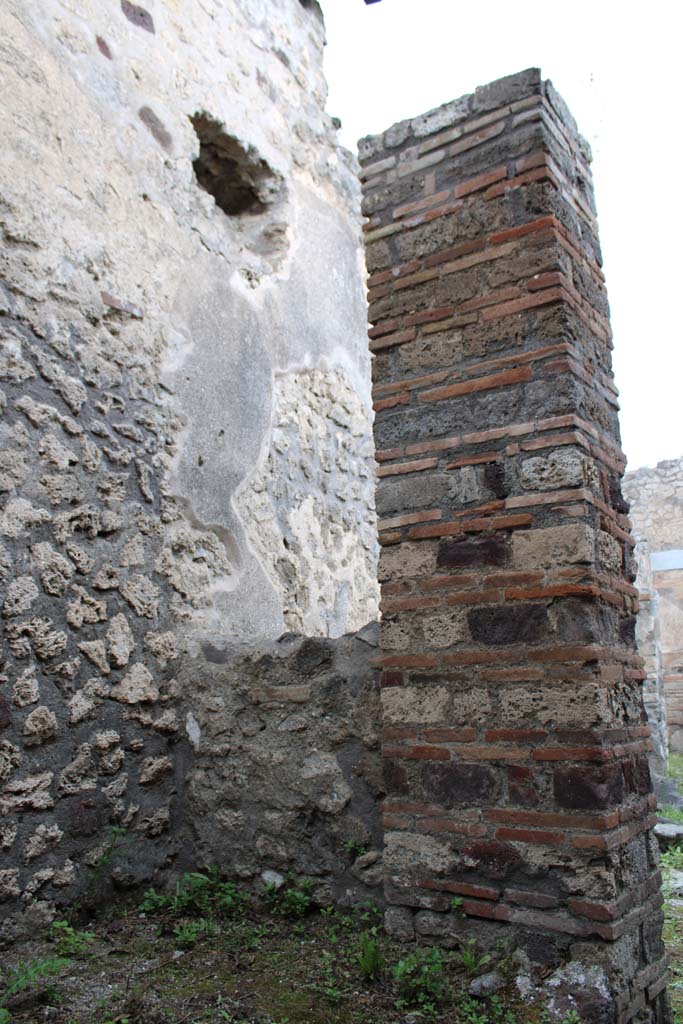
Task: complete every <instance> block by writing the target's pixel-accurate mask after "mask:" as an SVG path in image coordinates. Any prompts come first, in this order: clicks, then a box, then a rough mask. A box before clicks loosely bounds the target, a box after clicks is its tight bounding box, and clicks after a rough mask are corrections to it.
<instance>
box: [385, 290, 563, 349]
mask: <svg viewBox="0 0 683 1024" xmlns="http://www.w3.org/2000/svg"><path fill="white" fill-rule="evenodd" d="M564 295H565V293H564V292H563V291H562V289H561V288H546V289H545V290H544V291H542V292H534V293H533V294H531V295H523V296H522V297H521V298H520V299H513V300H512V301H511V302H503V303H501V304H500V305H498V306H489V307H488V308H486V309H484V311H483V312H482V318H483V319H484V320H497V319H499V318H500V317H502V316H512V315H513V314H514V313H523V312H524V310H525V309H534V308H535V307H536V306H545V305H547V304H548V303H550V302H560V301H562V300H563V299H564ZM371 347H372V346H371Z"/></svg>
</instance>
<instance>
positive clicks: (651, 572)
mask: <svg viewBox="0 0 683 1024" xmlns="http://www.w3.org/2000/svg"><path fill="white" fill-rule="evenodd" d="M624 495H625V497H626V498H627V499H628V501H629V503H630V506H631V512H630V515H631V519H632V522H633V532H634V535H635V537H636V539H637V540H638V548H639V549H640V550H642V551H643V557H642V559H641V560H639V568H638V577H637V580H636V583H637V585H638V587H639V589H640V591H641V610H640V612H639V615H638V649H639V651H640V652H641V654H642V655H643V657H644V658H645V666H646V669H647V672H648V678H647V682H646V706H647V709H648V719H649V720H650V722H651V723H652V724H653V727H654V731H655V735H656V736H657V737H659V742H660V746H661V747H663V748H664V749H663V751H662V766H663V767H665V762H666V745H667V743H668V746H669V747H670V749H671V750H673V751H674V752H675V753H681V752H683V560H682V559H681V556H680V555H678V554H677V553H678V552H681V551H682V550H683V459H671V460H668V461H666V462H660V463H658V464H657V465H656V466H655V467H653V468H650V467H644V468H642V469H639V470H637V471H636V472H634V473H627V475H626V477H625V478H624ZM667 552H668V553H669V554H668V556H667V555H666V554H665V553H667Z"/></svg>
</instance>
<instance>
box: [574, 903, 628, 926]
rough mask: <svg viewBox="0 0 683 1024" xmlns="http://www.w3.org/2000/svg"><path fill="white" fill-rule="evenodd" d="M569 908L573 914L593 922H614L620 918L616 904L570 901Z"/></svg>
mask: <svg viewBox="0 0 683 1024" xmlns="http://www.w3.org/2000/svg"><path fill="white" fill-rule="evenodd" d="M567 906H568V907H569V909H570V910H571V912H572V914H578V915H579V916H580V917H588V918H590V919H591V920H592V921H614V920H615V919H616V918H617V917H619V914H618V913H617V908H616V905H615V904H614V903H590V902H589V901H588V900H578V899H569V900H567Z"/></svg>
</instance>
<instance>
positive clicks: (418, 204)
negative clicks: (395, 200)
mask: <svg viewBox="0 0 683 1024" xmlns="http://www.w3.org/2000/svg"><path fill="white" fill-rule="evenodd" d="M450 194H451V190H450V189H445V190H444V191H443V192H433V193H432V194H431V195H429V196H423V197H422V199H416V200H415V201H414V202H412V203H404V204H403V205H402V206H397V207H396V209H395V210H394V211H393V213H392V217H393V219H394V220H400V219H401V217H406V216H407V215H408V214H410V213H417V211H418V210H425V209H428V208H429V207H430V206H438V205H439V204H442V203H444V202H445V200H446V199H448V197H449V196H450Z"/></svg>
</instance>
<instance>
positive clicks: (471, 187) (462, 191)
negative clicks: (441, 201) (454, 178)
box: [453, 133, 507, 199]
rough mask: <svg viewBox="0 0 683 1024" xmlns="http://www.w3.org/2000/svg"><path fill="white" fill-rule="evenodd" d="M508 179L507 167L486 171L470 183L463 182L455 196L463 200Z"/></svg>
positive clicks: (454, 190) (456, 188)
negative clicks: (473, 193) (464, 197)
mask: <svg viewBox="0 0 683 1024" xmlns="http://www.w3.org/2000/svg"><path fill="white" fill-rule="evenodd" d="M496 134H498V133H496ZM506 177H507V170H506V168H505V167H503V166H500V167H494V168H493V170H491V171H485V172H484V173H483V174H478V175H477V176H476V177H475V178H469V180H468V181H463V182H462V183H461V184H460V185H456V186H455V188H454V189H453V195H454V196H455V198H456V199H462V198H463V196H469V195H471V194H472V192H479V191H480V189H482V188H487V186H489V185H493V184H495V182H497V181H500V180H501V179H502V178H506Z"/></svg>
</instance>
